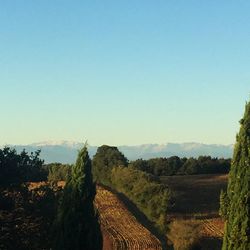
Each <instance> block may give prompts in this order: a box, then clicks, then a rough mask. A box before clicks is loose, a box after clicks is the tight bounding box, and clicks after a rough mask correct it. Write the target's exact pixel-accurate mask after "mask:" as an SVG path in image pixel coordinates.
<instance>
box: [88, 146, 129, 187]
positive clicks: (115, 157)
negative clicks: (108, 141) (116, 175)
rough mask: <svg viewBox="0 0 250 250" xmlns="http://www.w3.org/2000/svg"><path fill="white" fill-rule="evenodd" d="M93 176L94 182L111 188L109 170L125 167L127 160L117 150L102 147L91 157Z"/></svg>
mask: <svg viewBox="0 0 250 250" xmlns="http://www.w3.org/2000/svg"><path fill="white" fill-rule="evenodd" d="M92 164H93V176H94V179H95V181H96V182H98V183H102V184H104V185H107V186H111V185H112V183H111V179H110V177H111V170H112V168H114V167H118V166H125V167H126V166H127V165H128V160H127V158H126V157H125V156H124V155H123V154H122V153H121V152H120V151H119V150H118V149H117V147H111V146H107V145H103V146H101V147H99V148H98V149H97V152H96V154H95V155H94V157H93V161H92Z"/></svg>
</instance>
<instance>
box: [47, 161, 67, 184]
mask: <svg viewBox="0 0 250 250" xmlns="http://www.w3.org/2000/svg"><path fill="white" fill-rule="evenodd" d="M45 167H46V168H47V169H48V181H49V182H58V181H66V180H67V178H68V176H69V175H70V173H71V168H72V165H69V164H61V163H51V164H48V165H46V166H45Z"/></svg>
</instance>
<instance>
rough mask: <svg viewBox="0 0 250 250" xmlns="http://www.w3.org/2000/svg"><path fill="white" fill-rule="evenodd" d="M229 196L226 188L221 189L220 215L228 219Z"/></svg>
mask: <svg viewBox="0 0 250 250" xmlns="http://www.w3.org/2000/svg"><path fill="white" fill-rule="evenodd" d="M227 213H228V196H227V193H226V192H225V191H224V190H221V193H220V209H219V215H220V216H221V217H222V218H223V219H224V220H226V219H227V216H228V214H227Z"/></svg>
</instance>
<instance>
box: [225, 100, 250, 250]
mask: <svg viewBox="0 0 250 250" xmlns="http://www.w3.org/2000/svg"><path fill="white" fill-rule="evenodd" d="M240 124H241V127H240V131H239V134H238V135H237V137H236V144H235V147H234V155H233V160H232V164H231V169H230V173H229V182H228V187H227V196H228V211H227V214H228V215H227V221H226V226H225V234H224V239H223V247H222V249H223V250H248V249H250V102H249V103H247V104H246V107H245V114H244V117H243V119H241V121H240Z"/></svg>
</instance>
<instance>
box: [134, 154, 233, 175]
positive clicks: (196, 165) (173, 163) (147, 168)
mask: <svg viewBox="0 0 250 250" xmlns="http://www.w3.org/2000/svg"><path fill="white" fill-rule="evenodd" d="M130 165H131V166H133V167H134V168H135V169H139V170H141V171H144V172H147V173H150V174H153V175H156V176H163V175H165V176H168V175H186V174H218V173H228V171H229V167H230V159H223V158H221V159H218V158H212V157H210V156H200V157H199V158H198V159H195V158H193V157H191V158H189V159H187V158H179V157H178V156H172V157H169V158H153V159H149V160H142V159H138V160H136V161H132V162H131V163H130Z"/></svg>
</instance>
